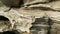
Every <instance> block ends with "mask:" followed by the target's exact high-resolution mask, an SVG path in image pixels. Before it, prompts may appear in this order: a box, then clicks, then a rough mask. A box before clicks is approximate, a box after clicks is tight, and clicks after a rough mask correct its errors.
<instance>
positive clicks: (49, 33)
mask: <svg viewBox="0 0 60 34" xmlns="http://www.w3.org/2000/svg"><path fill="white" fill-rule="evenodd" d="M52 24H53V23H52V20H51V19H50V18H49V19H48V25H49V28H48V32H47V34H51V25H52Z"/></svg>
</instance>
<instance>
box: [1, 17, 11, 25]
mask: <svg viewBox="0 0 60 34" xmlns="http://www.w3.org/2000/svg"><path fill="white" fill-rule="evenodd" d="M9 23H10V21H9V19H8V18H6V17H4V16H0V25H1V24H2V25H3V24H5V25H7V24H9Z"/></svg>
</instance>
